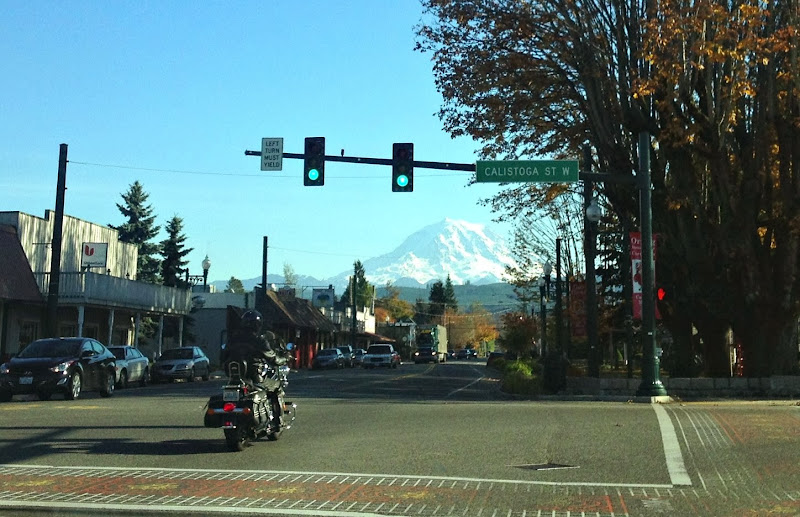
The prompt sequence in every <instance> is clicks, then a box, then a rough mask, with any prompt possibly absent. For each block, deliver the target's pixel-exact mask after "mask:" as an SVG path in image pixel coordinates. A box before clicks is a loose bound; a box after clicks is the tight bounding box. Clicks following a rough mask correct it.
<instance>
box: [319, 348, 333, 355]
mask: <svg viewBox="0 0 800 517" xmlns="http://www.w3.org/2000/svg"><path fill="white" fill-rule="evenodd" d="M336 352H338V350H336V349H335V348H324V349H322V350H320V351H319V353H318V354H317V355H336Z"/></svg>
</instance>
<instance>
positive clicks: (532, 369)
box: [493, 359, 542, 395]
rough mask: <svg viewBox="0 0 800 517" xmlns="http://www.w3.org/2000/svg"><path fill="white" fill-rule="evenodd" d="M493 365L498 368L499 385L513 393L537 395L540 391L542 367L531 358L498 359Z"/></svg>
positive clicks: (505, 390) (507, 391)
mask: <svg viewBox="0 0 800 517" xmlns="http://www.w3.org/2000/svg"><path fill="white" fill-rule="evenodd" d="M493 366H494V367H495V368H497V369H498V370H500V372H501V377H500V387H501V389H502V390H503V391H504V392H506V393H512V394H515V395H538V394H539V393H541V391H542V375H541V374H542V368H541V366H540V365H539V362H538V361H536V360H533V359H518V360H516V361H507V360H504V359H498V360H497V361H496V362H495V363H494V364H493Z"/></svg>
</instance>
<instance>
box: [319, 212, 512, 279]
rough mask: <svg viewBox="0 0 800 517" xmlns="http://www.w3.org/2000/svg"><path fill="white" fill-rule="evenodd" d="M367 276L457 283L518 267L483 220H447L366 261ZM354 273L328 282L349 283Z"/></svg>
mask: <svg viewBox="0 0 800 517" xmlns="http://www.w3.org/2000/svg"><path fill="white" fill-rule="evenodd" d="M363 265H364V271H365V273H366V276H367V280H369V282H370V283H371V284H373V285H375V286H379V287H380V286H383V285H385V284H386V282H391V283H392V284H394V285H396V286H402V287H420V286H425V285H427V284H428V283H429V282H434V281H436V280H442V281H444V280H445V279H446V278H447V275H448V274H449V275H450V280H451V281H452V282H453V283H454V284H463V283H466V282H469V283H471V284H476V285H479V284H490V283H496V282H502V281H503V277H504V274H505V266H507V265H508V266H512V265H514V260H513V259H512V258H511V253H510V252H509V251H508V248H507V246H506V244H505V241H504V239H503V238H502V237H500V236H499V235H497V234H496V233H494V232H492V231H491V230H490V229H488V228H486V227H485V225H483V224H478V223H470V222H467V221H462V220H455V219H445V220H443V221H440V222H438V223H435V224H432V225H430V226H426V227H425V228H422V229H421V230H419V231H417V232H416V233H414V234H412V235H410V236H409V237H408V238H406V240H405V241H404V242H403V243H402V244H401V245H400V246H398V247H397V248H396V249H395V250H393V251H392V252H390V253H387V254H385V255H381V256H379V257H375V258H371V259H368V260H366V261H364V262H363ZM352 274H353V273H352V271H345V272H342V273H340V274H339V275H336V276H335V277H333V278H331V279H328V280H326V283H332V284H333V285H334V286H340V285H347V281H348V280H347V279H348V277H349V276H350V275H352Z"/></svg>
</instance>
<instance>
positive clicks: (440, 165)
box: [244, 151, 639, 185]
mask: <svg viewBox="0 0 800 517" xmlns="http://www.w3.org/2000/svg"><path fill="white" fill-rule="evenodd" d="M244 154H245V156H261V151H245V152H244ZM283 157H284V158H290V159H296V160H303V159H305V157H306V155H305V154H303V153H283ZM325 161H326V162H344V163H363V164H366V165H389V166H391V165H392V159H391V158H362V157H358V156H328V155H325ZM414 168H415V169H438V170H450V171H467V172H475V164H474V163H450V162H426V161H420V160H414ZM580 179H582V180H591V181H598V182H610V183H619V184H629V185H638V181H639V180H638V177H637V176H627V175H623V174H608V173H604V172H584V171H581V172H580Z"/></svg>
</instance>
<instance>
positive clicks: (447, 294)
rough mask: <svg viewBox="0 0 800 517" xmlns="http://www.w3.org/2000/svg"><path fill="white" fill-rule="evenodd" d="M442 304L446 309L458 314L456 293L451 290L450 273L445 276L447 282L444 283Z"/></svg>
mask: <svg viewBox="0 0 800 517" xmlns="http://www.w3.org/2000/svg"><path fill="white" fill-rule="evenodd" d="M444 303H445V308H446V309H448V310H451V311H452V312H458V300H457V299H456V291H455V289H453V282H452V281H451V280H450V273H448V274H447V280H445V281H444Z"/></svg>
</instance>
